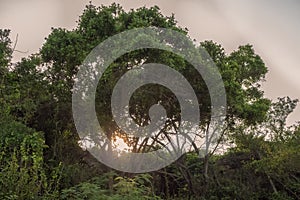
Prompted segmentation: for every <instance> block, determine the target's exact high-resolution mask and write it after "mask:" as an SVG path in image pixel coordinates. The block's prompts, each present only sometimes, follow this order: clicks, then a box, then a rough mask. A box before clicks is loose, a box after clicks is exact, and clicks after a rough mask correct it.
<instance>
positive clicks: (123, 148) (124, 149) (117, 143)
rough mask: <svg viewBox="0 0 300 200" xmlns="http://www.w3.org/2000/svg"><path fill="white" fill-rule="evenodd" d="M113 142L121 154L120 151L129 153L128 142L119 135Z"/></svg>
mask: <svg viewBox="0 0 300 200" xmlns="http://www.w3.org/2000/svg"><path fill="white" fill-rule="evenodd" d="M112 143H113V147H114V148H115V150H116V151H117V152H118V154H119V155H120V153H127V152H129V150H130V147H129V146H128V145H127V144H126V142H125V141H124V140H123V139H122V138H120V137H118V136H116V137H115V139H114V140H113V142H112Z"/></svg>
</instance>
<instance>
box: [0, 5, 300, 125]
mask: <svg viewBox="0 0 300 200" xmlns="http://www.w3.org/2000/svg"><path fill="white" fill-rule="evenodd" d="M88 2H89V0H51V1H50V0H49V1H40V0H26V1H20V0H0V28H8V29H11V30H12V39H13V40H14V38H15V37H16V35H17V34H18V35H19V40H18V43H17V48H16V49H17V50H20V51H28V53H26V54H21V53H17V52H16V53H15V54H14V60H18V59H20V57H23V56H27V55H29V54H32V53H35V52H37V51H38V50H39V48H40V47H41V46H42V44H43V42H44V41H45V40H44V38H45V37H47V35H48V34H49V33H50V29H51V27H65V28H67V29H72V28H74V27H75V25H76V21H77V20H78V17H79V15H80V14H81V13H82V11H83V9H84V6H85V5H86V4H88ZM92 2H93V4H95V5H101V4H104V5H109V4H111V3H112V2H117V3H119V4H121V5H122V6H123V7H124V8H125V9H126V10H128V9H130V8H138V7H141V6H144V5H145V6H152V5H158V6H159V7H160V8H161V10H162V12H163V14H165V15H170V14H171V13H174V14H175V18H176V19H177V21H178V23H179V25H180V26H182V27H187V28H188V29H189V34H190V36H191V37H192V38H195V39H196V40H198V41H203V40H206V39H209V40H214V41H216V42H218V43H220V44H222V46H223V47H224V48H225V49H226V51H227V52H230V51H232V50H234V49H236V48H237V47H238V45H241V44H247V43H249V44H252V45H253V46H254V49H255V50H256V52H257V53H258V54H259V55H260V56H261V57H262V58H263V60H264V61H265V63H266V64H267V66H268V68H269V73H268V75H267V77H266V80H267V81H266V82H265V83H264V84H263V87H264V90H265V94H266V96H267V97H269V98H272V99H275V98H276V97H279V96H290V97H292V98H299V99H300V77H298V76H300V66H299V58H300V20H299V19H300V1H299V0H284V1H283V0H226V1H225V0H156V1H154V0H123V1H109V0H93V1H92ZM296 120H300V106H298V108H297V110H296V112H295V113H293V114H292V115H291V117H290V119H289V121H290V122H293V121H296Z"/></svg>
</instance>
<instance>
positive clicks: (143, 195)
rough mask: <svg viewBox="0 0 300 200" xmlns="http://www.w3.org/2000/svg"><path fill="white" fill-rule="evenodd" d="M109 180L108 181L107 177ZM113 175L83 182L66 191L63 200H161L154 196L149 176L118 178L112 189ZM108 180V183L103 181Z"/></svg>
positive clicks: (105, 175) (62, 194)
mask: <svg viewBox="0 0 300 200" xmlns="http://www.w3.org/2000/svg"><path fill="white" fill-rule="evenodd" d="M107 175H108V177H109V179H106V177H107ZM112 175H113V174H111V173H109V174H104V175H103V176H101V177H99V178H94V179H93V180H91V181H90V182H83V183H80V184H79V185H76V186H74V187H71V188H68V189H64V190H63V191H62V193H61V199H88V200H102V199H103V200H119V199H125V200H127V199H128V200H135V199H136V200H139V199H160V198H159V197H158V196H156V195H154V194H153V191H152V189H153V188H152V187H151V184H152V181H151V176H150V175H149V174H141V175H137V176H135V177H133V178H128V177H121V176H118V177H116V178H114V183H113V185H112V188H111V189H109V187H107V185H108V184H110V181H111V180H113V179H112V178H113V177H112ZM103 179H104V180H106V181H103Z"/></svg>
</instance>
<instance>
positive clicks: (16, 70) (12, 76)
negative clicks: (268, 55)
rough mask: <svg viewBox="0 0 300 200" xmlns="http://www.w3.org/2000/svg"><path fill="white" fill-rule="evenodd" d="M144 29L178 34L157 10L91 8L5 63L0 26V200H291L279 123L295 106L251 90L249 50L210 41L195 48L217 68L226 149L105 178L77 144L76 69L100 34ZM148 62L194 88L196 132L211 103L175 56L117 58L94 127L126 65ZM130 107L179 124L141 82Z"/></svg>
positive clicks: (292, 147) (170, 98)
mask: <svg viewBox="0 0 300 200" xmlns="http://www.w3.org/2000/svg"><path fill="white" fill-rule="evenodd" d="M149 26H156V27H163V28H170V29H173V30H176V31H179V32H182V33H184V34H186V35H187V29H182V28H181V27H179V26H178V25H177V22H176V21H175V18H174V16H173V15H172V16H169V17H167V16H164V15H162V14H161V12H160V10H159V8H158V7H157V6H154V7H150V8H146V7H142V8H139V9H136V10H133V9H132V10H129V11H125V10H124V9H123V8H122V7H121V6H120V5H118V4H115V3H114V4H112V5H111V6H100V7H96V6H93V5H91V4H90V5H88V6H86V8H85V10H84V11H83V13H82V15H81V16H80V17H79V20H78V24H77V27H75V28H74V29H73V30H66V29H64V28H53V29H52V32H51V34H50V35H49V36H48V37H47V38H46V40H45V43H44V44H43V46H42V47H41V49H40V52H39V53H37V54H35V55H31V56H30V57H28V58H23V59H22V60H21V61H20V62H19V63H11V58H12V57H11V56H12V53H13V51H14V50H13V49H12V46H11V45H12V42H11V40H10V38H9V33H10V31H9V30H1V29H0V199H20V200H21V199H91V200H93V199H108V200H109V199H111V200H113V199H115V200H117V199H122V200H126V199H128V200H129V199H130V200H131V199H132V200H134V199H161V198H164V199H299V198H300V190H299V188H300V159H299V158H300V154H299V149H300V146H299V145H300V143H299V141H300V124H295V125H292V126H287V123H286V119H287V117H288V115H289V114H290V113H291V112H292V111H293V110H294V108H295V107H296V104H297V100H292V99H290V98H289V97H285V98H279V99H278V101H276V102H271V101H270V100H269V99H267V98H265V97H264V94H263V91H262V89H261V85H260V84H261V82H262V81H264V77H265V75H266V73H267V71H268V70H267V68H266V66H265V64H264V62H263V61H262V59H261V58H260V56H259V55H257V54H256V53H255V51H254V48H253V47H252V46H251V45H241V46H240V47H238V49H237V50H235V51H233V52H232V53H230V54H226V52H225V50H224V48H223V47H222V46H221V45H219V44H217V43H215V42H213V41H204V42H201V47H199V51H200V49H201V48H205V49H206V50H207V52H208V53H209V55H210V56H211V58H212V60H213V61H214V62H215V63H216V65H217V67H218V69H219V71H220V73H221V75H222V78H223V81H224V85H225V89H226V95H227V116H226V123H225V125H226V126H227V128H226V129H225V132H224V135H223V138H222V139H223V140H222V141H223V142H224V143H225V144H226V145H225V147H226V148H227V149H225V150H224V152H222V153H221V154H219V155H210V157H209V156H207V157H206V158H204V159H200V158H199V152H198V151H199V149H197V148H195V149H194V151H193V152H189V153H187V154H185V155H183V156H182V157H181V158H180V159H179V160H178V161H176V162H175V163H174V164H172V165H170V166H168V167H166V168H165V169H162V170H159V171H156V172H152V173H151V175H150V174H139V175H136V176H134V175H132V174H126V175H124V173H120V172H109V173H107V172H108V171H111V169H109V168H108V167H106V166H103V165H101V164H100V163H98V162H97V161H96V160H95V159H94V158H91V157H92V156H91V155H89V154H88V153H86V152H84V151H83V150H82V149H81V148H80V147H79V145H78V140H79V138H78V135H77V132H76V130H75V126H74V123H73V121H72V112H71V111H72V105H71V94H72V87H73V82H74V80H73V78H74V75H75V74H76V73H77V71H78V67H79V65H80V64H81V63H82V61H83V60H84V59H85V57H86V56H87V55H88V53H89V52H90V51H91V50H92V49H93V48H94V47H95V46H96V45H98V44H99V43H100V42H102V41H104V40H105V39H107V38H108V37H110V36H112V35H115V34H117V33H120V32H122V31H125V30H128V29H133V28H137V27H149ZM139 39H140V38H136V41H128V42H132V43H134V42H137V41H138V40H139ZM148 39H149V40H151V38H148ZM157 42H159V41H157ZM174 45H178V46H180V45H182V44H177V43H174ZM155 62H159V63H162V64H165V65H168V66H170V67H172V68H174V69H176V70H177V71H179V72H180V73H181V74H183V75H184V76H185V77H186V78H187V80H188V81H189V82H190V84H191V85H192V87H193V88H194V90H195V91H197V92H196V93H197V96H198V100H199V102H200V103H199V108H200V110H201V119H202V120H201V128H202V129H201V130H203V134H205V130H206V128H207V126H208V125H209V122H210V121H209V120H210V115H211V113H210V107H211V105H210V97H209V95H208V90H207V87H206V85H205V83H204V81H203V79H202V77H201V76H199V75H197V71H195V70H194V69H193V67H192V66H191V65H190V64H189V63H187V62H186V61H185V60H184V59H183V58H181V57H180V56H177V55H174V54H173V53H170V52H168V51H162V50H154V49H145V50H137V51H133V52H130V53H128V54H125V55H123V56H121V57H120V58H118V59H117V60H116V61H115V62H114V63H112V65H111V66H110V67H109V68H108V70H107V71H106V72H105V73H104V77H103V79H101V80H100V82H99V87H98V88H97V95H96V101H97V103H96V110H97V114H98V115H99V116H98V117H99V119H101V120H102V121H101V120H100V123H102V124H103V125H104V127H105V130H106V131H108V134H111V133H112V132H114V131H115V130H116V129H117V128H118V127H117V126H116V124H115V123H114V122H113V121H112V120H111V118H112V116H111V110H110V109H111V108H110V106H108V105H110V96H111V92H112V89H113V87H114V85H115V83H116V81H117V80H118V79H119V78H120V76H122V74H124V73H125V72H127V71H128V70H130V69H132V68H134V67H135V66H138V65H141V64H143V63H155ZM144 91H147V92H144ZM153 94H155V95H153ZM100 97H101V98H100ZM100 99H102V100H100ZM130 101H131V103H132V104H134V105H136V106H135V107H134V108H131V109H130V112H131V115H132V116H133V118H134V120H135V121H136V122H137V123H139V124H140V125H145V123H147V120H148V121H149V116H148V114H147V113H148V110H149V107H150V106H151V105H153V104H154V103H157V102H158V101H162V104H163V106H164V107H165V108H166V110H167V111H168V116H169V118H170V119H172V120H173V121H171V122H170V123H169V124H170V126H173V125H174V124H176V123H177V122H179V121H180V107H179V105H178V101H177V100H176V98H175V96H174V95H173V94H172V93H171V92H170V91H169V90H168V89H166V88H162V87H159V86H154V85H147V86H145V87H143V88H141V89H140V90H137V91H136V93H135V94H134V95H133V96H132V98H131V100H130ZM171 129H172V128H170V130H171ZM118 136H119V137H122V138H123V139H124V141H126V142H127V143H128V145H132V147H134V148H133V151H135V152H139V151H146V150H147V149H149V150H151V148H152V149H155V148H157V146H156V145H155V144H147V141H145V143H143V144H144V146H141V147H139V148H137V146H138V145H135V142H136V140H135V139H136V138H133V139H132V138H126V137H125V136H123V135H122V133H120V135H118ZM143 142H144V141H143ZM229 142H230V143H231V144H233V147H231V148H229V147H228V143H229ZM200 153H201V152H200ZM124 154H125V155H126V153H124ZM122 158H125V157H120V159H122ZM145 164H147V163H145ZM205 166H208V167H209V169H210V170H208V171H205ZM205 173H207V174H206V175H208V176H205V175H203V174H205Z"/></svg>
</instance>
